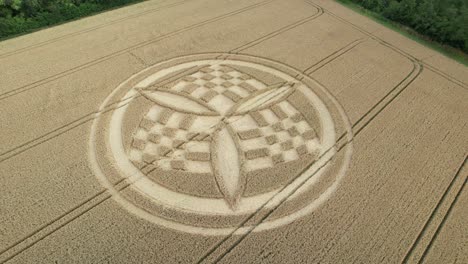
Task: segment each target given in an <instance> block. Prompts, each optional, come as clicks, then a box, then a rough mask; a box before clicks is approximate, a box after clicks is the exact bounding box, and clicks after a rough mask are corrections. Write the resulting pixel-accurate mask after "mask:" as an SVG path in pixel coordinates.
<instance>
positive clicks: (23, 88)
mask: <svg viewBox="0 0 468 264" xmlns="http://www.w3.org/2000/svg"><path fill="white" fill-rule="evenodd" d="M273 1H276V0H263V1H260V2H258V3H255V4H252V5H249V6H246V7H242V8H240V9H237V10H234V11H231V12H228V13H225V14H222V15H219V16H215V17H212V18H209V19H206V20H204V21H201V22H198V23H195V24H192V25H189V26H185V27H182V28H180V29H176V30H174V31H172V32H169V33H166V34H162V35H160V36H158V37H155V38H153V39H149V40H146V41H142V42H140V43H137V44H134V45H132V46H130V47H127V48H124V49H121V50H118V51H115V52H112V53H110V54H107V55H104V56H102V57H99V58H97V59H94V60H91V61H88V62H86V63H83V64H81V65H78V66H75V67H72V68H70V69H67V70H65V71H62V72H59V73H57V74H54V75H52V76H49V77H46V78H43V79H41V80H38V81H35V82H32V83H30V84H27V85H24V86H21V87H18V88H15V89H12V90H10V91H7V92H4V93H2V94H0V101H1V100H4V99H6V98H9V97H11V96H14V95H16V94H19V93H23V92H25V91H28V90H31V89H34V88H36V87H39V86H40V85H43V84H46V83H49V82H51V81H54V80H57V79H60V78H62V77H64V76H68V75H70V74H72V73H74V72H77V71H80V70H82V69H85V68H88V67H89V66H92V65H96V64H99V63H101V62H103V61H107V60H108V59H110V58H114V57H117V56H119V55H123V54H125V53H126V52H127V51H131V50H134V49H137V48H142V47H145V46H147V45H150V44H154V43H156V42H159V41H162V40H164V39H167V38H170V37H173V36H176V35H178V34H180V33H183V32H186V31H189V30H192V29H194V28H198V27H201V26H204V25H207V24H210V23H213V22H216V21H218V20H222V19H225V18H228V17H232V16H234V15H237V14H240V13H243V12H245V11H249V10H251V9H254V8H257V7H260V6H263V5H266V4H268V3H271V2H273Z"/></svg>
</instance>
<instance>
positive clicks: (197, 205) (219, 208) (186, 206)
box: [109, 60, 335, 215]
mask: <svg viewBox="0 0 468 264" xmlns="http://www.w3.org/2000/svg"><path fill="white" fill-rule="evenodd" d="M216 63H223V64H232V65H238V66H246V67H251V68H254V69H258V70H261V71H265V72H268V73H270V74H273V75H275V76H277V77H280V78H282V79H283V80H285V81H294V82H298V80H296V79H295V78H293V77H291V76H289V75H287V74H284V73H282V72H280V71H277V70H275V69H272V68H269V67H266V66H263V65H259V64H254V63H250V62H244V61H235V60H203V61H195V62H188V63H183V64H179V65H177V66H173V67H170V68H167V69H164V70H161V71H158V72H156V73H155V74H152V75H150V76H149V77H147V78H145V79H144V80H143V81H141V82H140V83H138V84H137V85H136V87H145V86H147V85H149V84H150V83H153V82H155V81H157V80H158V79H161V78H163V77H164V76H166V75H168V74H170V73H172V72H175V71H179V70H183V69H186V68H189V67H193V66H199V65H204V64H210V65H212V64H216ZM297 89H299V90H300V91H301V92H302V93H303V94H304V95H305V96H306V97H307V98H308V99H309V100H310V102H311V105H312V106H314V107H315V108H316V110H317V112H318V113H319V117H320V122H321V123H322V126H321V127H322V133H321V134H322V135H323V137H322V141H321V145H322V153H320V156H321V159H320V160H318V161H316V162H315V163H314V164H313V166H312V168H311V169H312V171H313V170H317V169H318V168H320V167H322V166H325V163H324V161H328V160H329V159H330V156H331V155H333V154H334V152H333V151H328V152H326V153H325V151H326V150H327V149H329V148H332V147H333V145H334V144H335V129H334V123H333V120H332V118H331V115H330V113H329V111H328V109H327V107H326V106H325V105H324V103H323V102H322V101H321V100H320V99H319V98H318V96H317V95H316V94H315V93H314V92H312V90H311V89H309V88H308V87H306V86H305V85H304V84H303V83H301V85H300V86H298V88H297ZM136 93H137V91H136V90H135V89H134V88H132V89H131V90H130V91H129V92H128V93H127V94H125V95H124V96H123V98H132V97H133V96H135V95H136ZM127 107H128V105H127V104H126V103H125V102H122V103H120V105H119V107H118V108H117V110H115V111H114V113H113V115H112V117H111V121H110V132H109V140H110V143H111V144H110V146H111V151H112V154H113V157H114V159H115V160H116V164H117V166H118V167H119V169H120V170H121V172H122V173H123V174H124V176H125V177H126V178H130V179H132V181H134V183H133V184H132V188H134V189H135V190H137V191H139V192H140V193H142V194H144V195H145V196H146V197H149V198H151V199H152V200H153V201H154V202H157V203H160V204H163V205H165V206H169V207H171V208H175V209H179V210H184V211H190V212H196V213H200V214H205V215H213V214H221V215H236V214H245V213H250V212H253V211H255V210H257V209H258V208H260V207H261V206H262V205H264V204H265V203H266V202H267V201H268V200H269V199H270V198H271V197H272V196H274V195H276V197H275V198H278V200H281V192H279V191H280V190H273V191H271V192H267V193H263V194H259V195H255V196H251V197H244V198H243V199H242V201H241V203H240V204H239V207H238V208H237V210H235V211H233V210H232V209H231V208H229V206H228V205H227V204H226V202H225V201H224V199H220V198H203V197H198V196H193V195H188V194H182V193H178V192H174V191H172V190H170V189H167V188H166V187H164V186H161V185H159V184H157V183H155V182H154V181H152V180H151V179H149V178H147V176H146V175H144V174H143V173H142V172H141V171H140V170H139V169H138V168H137V167H135V166H134V165H133V164H132V162H131V161H130V160H129V159H128V157H127V155H126V152H125V149H124V146H123V142H122V132H121V127H122V120H123V119H124V116H125V114H126V110H127ZM324 153H325V154H324ZM323 154H324V155H323ZM323 172H324V170H323V169H321V170H319V172H318V173H317V174H316V175H315V176H314V177H313V178H312V179H311V180H309V181H307V182H306V186H304V188H300V189H299V190H302V191H303V190H306V189H307V187H310V186H311V185H313V184H314V183H315V181H314V180H313V179H314V178H318V177H320V173H323ZM308 176H309V175H307V174H306V173H305V174H302V175H301V176H299V177H298V178H297V179H296V180H295V181H294V182H293V183H292V184H291V185H290V186H288V188H289V187H290V188H294V187H295V186H294V185H295V183H299V182H301V180H302V181H303V179H302V178H304V177H308ZM278 192H279V194H278ZM298 194H299V193H296V194H295V195H298ZM272 206H275V204H274V203H268V205H267V207H272Z"/></svg>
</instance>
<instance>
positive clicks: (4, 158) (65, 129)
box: [0, 1, 318, 163]
mask: <svg viewBox="0 0 468 264" xmlns="http://www.w3.org/2000/svg"><path fill="white" fill-rule="evenodd" d="M306 2H307V3H309V4H310V2H309V1H306ZM311 5H313V4H311ZM316 17H318V16H317V14H314V15H312V16H309V17H307V18H305V19H301V20H299V21H297V22H294V23H292V24H290V25H287V26H285V27H282V28H280V29H278V30H274V31H273V32H271V33H269V34H266V35H264V36H262V37H260V38H258V39H256V40H253V41H251V42H249V43H253V42H255V45H257V44H259V43H261V42H262V41H264V40H266V39H269V38H270V37H268V38H266V37H267V36H270V35H271V34H275V35H277V33H278V32H280V33H283V32H285V31H287V30H289V29H291V28H294V27H297V26H299V25H302V24H303V23H299V22H304V20H307V21H306V22H308V21H310V20H311V19H310V18H316ZM292 25H294V27H291V26H292ZM271 37H273V36H271ZM258 40H261V41H258ZM242 46H244V45H242ZM237 49H238V48H235V49H232V50H231V51H234V50H237ZM231 51H229V52H231ZM131 55H132V56H133V57H136V59H137V60H139V61H140V60H141V58H139V57H138V56H135V55H134V54H132V53H131ZM218 57H219V56H218ZM140 62H141V61H140ZM143 65H145V66H146V64H143ZM127 99H128V98H127ZM127 99H122V100H127ZM117 103H120V101H117V102H114V103H111V104H117ZM111 104H109V105H111ZM109 105H108V106H109ZM96 114H99V112H98V111H97V112H96V111H95V112H91V113H88V114H86V115H84V116H82V117H80V118H78V119H75V120H74V121H72V122H69V123H67V124H65V125H62V126H60V127H58V128H56V129H54V130H52V131H49V132H47V133H45V134H43V135H41V136H39V137H36V138H35V139H32V140H29V141H27V142H25V143H23V144H21V145H19V146H16V147H13V148H12V149H9V150H6V151H4V152H3V153H0V163H1V162H3V161H5V160H7V159H10V158H12V157H14V156H16V155H18V154H20V153H22V152H24V151H26V150H28V149H30V148H33V147H35V146H37V145H39V144H41V143H44V142H46V141H48V140H50V139H52V138H54V137H55V136H52V137H49V138H48V139H46V140H43V141H41V142H40V143H38V144H36V143H35V141H38V140H41V139H42V138H44V137H47V136H49V135H50V134H52V133H55V132H57V131H58V130H61V129H64V131H63V132H59V133H58V134H57V135H56V136H58V135H61V134H63V133H65V132H67V131H69V130H71V129H73V128H75V127H77V126H79V125H81V124H84V123H86V122H89V121H91V120H93V119H94V117H93V115H96ZM86 118H90V119H89V120H86V121H83V122H80V123H79V121H82V120H84V119H86ZM74 123H79V124H78V125H73V124H74ZM67 126H71V128H66V127H67ZM27 145H30V146H27ZM20 148H24V149H23V150H19V149H20ZM18 150H19V151H18ZM15 151H17V152H15ZM11 152H15V153H14V154H11V155H9V156H6V155H7V154H9V153H11ZM3 156H5V157H3Z"/></svg>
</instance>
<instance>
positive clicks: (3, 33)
mask: <svg viewBox="0 0 468 264" xmlns="http://www.w3.org/2000/svg"><path fill="white" fill-rule="evenodd" d="M140 1H142V0H0V38H4V37H7V36H12V35H17V34H20V33H26V32H31V31H33V30H35V29H38V28H42V27H46V26H51V25H54V24H58V23H61V22H64V21H67V20H72V19H76V18H79V17H84V16H87V15H90V14H93V13H97V12H101V11H104V10H106V9H110V8H114V7H118V6H122V5H125V4H128V3H133V2H140Z"/></svg>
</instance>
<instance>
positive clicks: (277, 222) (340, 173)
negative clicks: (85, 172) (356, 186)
mask: <svg viewBox="0 0 468 264" xmlns="http://www.w3.org/2000/svg"><path fill="white" fill-rule="evenodd" d="M216 55H224V56H226V55H228V54H209V58H210V59H213V57H215V56H216ZM201 56H203V55H191V56H184V57H179V58H174V59H170V60H166V61H163V62H160V63H157V64H155V65H153V66H151V67H148V68H146V69H144V70H142V71H140V72H138V73H136V74H134V75H133V76H131V77H130V78H128V79H127V80H125V81H124V82H122V83H121V84H120V85H119V86H118V87H117V88H116V89H114V90H113V91H112V92H111V94H109V96H108V97H107V98H106V99H105V100H104V102H103V103H102V104H101V106H100V107H99V110H98V113H101V112H102V111H103V110H104V109H105V107H106V106H107V104H108V102H109V101H110V99H111V98H112V97H113V95H114V94H115V93H116V92H117V91H119V90H120V89H121V88H123V87H125V85H126V84H127V83H128V82H129V81H130V80H132V79H133V78H135V77H136V76H138V75H141V74H144V73H145V72H146V71H148V70H151V69H152V68H155V67H158V66H161V65H164V64H170V63H171V62H174V61H179V60H181V61H183V62H187V61H194V60H199V59H206V57H207V56H206V55H205V56H204V57H202V58H200V57H201ZM229 56H231V55H230V54H229ZM236 59H240V60H244V61H248V62H252V61H253V63H257V64H262V65H265V64H266V65H268V67H271V68H273V69H276V70H278V68H280V69H286V70H288V71H289V72H290V73H293V74H288V75H289V76H299V75H301V73H300V72H299V71H298V70H296V69H293V68H291V67H289V66H286V65H283V64H280V63H278V62H273V61H270V60H267V59H263V58H257V57H251V56H242V55H240V56H239V55H236ZM272 65H273V66H277V67H272ZM278 71H281V70H278ZM304 78H307V79H308V81H309V82H311V83H314V85H315V86H316V87H319V88H320V89H321V91H322V92H323V93H324V94H325V95H326V96H327V97H328V99H329V100H330V101H331V102H332V103H333V105H334V106H335V107H336V108H337V110H338V113H339V115H340V117H341V119H342V121H343V122H344V127H345V130H346V139H347V143H346V145H345V150H344V151H345V153H344V160H343V161H342V163H341V167H340V168H339V169H338V170H337V173H336V177H335V181H334V182H333V183H332V184H331V186H329V187H328V188H327V189H326V190H325V191H324V192H323V193H321V194H320V196H319V197H318V198H317V199H315V200H313V201H312V202H311V203H310V204H308V205H306V206H305V207H303V208H301V209H299V210H297V211H295V212H293V213H291V214H289V215H286V216H283V217H280V218H277V219H274V220H270V221H265V222H262V223H260V224H259V225H256V226H243V227H240V228H236V227H222V228H210V227H200V226H193V225H187V224H183V223H179V222H174V221H171V220H168V219H165V218H162V217H159V216H157V215H153V214H151V213H149V212H148V211H146V210H143V209H142V208H140V207H138V206H136V205H135V204H133V203H131V202H130V201H128V200H127V199H125V198H124V197H123V196H122V195H121V194H120V193H119V191H117V190H116V189H115V187H114V186H113V184H112V183H111V182H110V181H109V180H108V179H107V177H106V175H105V173H104V172H103V171H102V169H101V167H100V165H99V162H98V159H97V154H96V153H97V152H96V148H95V142H96V130H97V127H98V124H99V122H100V119H101V118H100V114H97V115H96V118H95V119H94V120H93V123H92V126H91V133H90V140H89V142H88V150H89V152H88V156H89V161H90V164H91V166H92V169H93V171H94V173H95V176H96V177H97V178H98V180H99V181H100V183H101V184H102V185H103V186H104V187H105V188H106V189H107V191H108V192H109V193H110V194H111V195H112V198H113V199H114V200H115V201H116V202H117V203H119V204H120V205H122V206H123V207H124V208H125V209H127V210H128V211H130V212H131V213H133V214H135V215H137V216H139V217H141V218H143V219H146V220H147V221H150V222H153V223H155V224H158V225H160V226H163V227H166V228H170V229H174V230H178V231H183V232H186V233H191V234H202V235H228V234H232V233H234V234H244V233H246V232H249V231H254V232H259V231H263V230H268V229H272V228H276V227H279V226H283V225H286V224H289V223H291V222H293V221H295V220H296V219H298V218H300V217H303V216H305V215H307V214H310V213H311V212H312V211H313V210H315V209H316V208H317V207H319V206H320V205H322V204H323V203H324V202H325V201H326V200H328V198H329V197H330V196H331V195H332V194H333V193H334V192H335V190H336V189H337V187H338V185H339V182H340V181H341V179H342V178H343V177H344V175H345V173H346V170H347V168H348V167H349V164H350V162H351V156H352V151H353V147H352V138H353V134H352V129H351V124H350V122H349V119H348V117H347V115H346V114H345V111H344V110H343V108H342V107H341V105H340V104H339V103H338V101H337V100H336V99H335V98H334V97H333V96H332V95H331V94H330V93H329V92H328V91H327V90H326V89H325V88H324V87H323V86H322V85H320V84H319V83H317V82H316V81H315V80H313V79H311V78H310V77H308V76H304ZM327 162H328V161H327ZM322 169H323V168H320V169H318V170H317V171H315V172H312V173H313V174H315V173H319V172H320V170H322ZM309 180H310V179H309ZM127 181H129V182H130V183H131V182H132V179H131V177H129V178H127ZM307 181H308V180H307ZM295 191H296V190H294V191H293V192H295ZM273 200H275V199H272V201H270V202H278V201H273ZM266 206H267V205H266Z"/></svg>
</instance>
